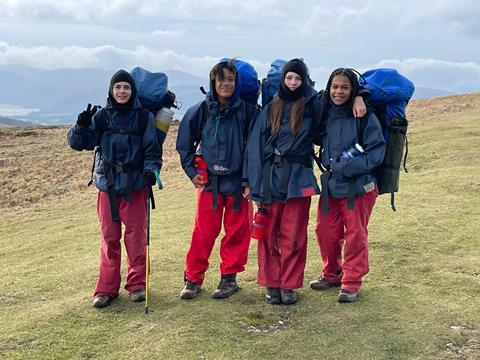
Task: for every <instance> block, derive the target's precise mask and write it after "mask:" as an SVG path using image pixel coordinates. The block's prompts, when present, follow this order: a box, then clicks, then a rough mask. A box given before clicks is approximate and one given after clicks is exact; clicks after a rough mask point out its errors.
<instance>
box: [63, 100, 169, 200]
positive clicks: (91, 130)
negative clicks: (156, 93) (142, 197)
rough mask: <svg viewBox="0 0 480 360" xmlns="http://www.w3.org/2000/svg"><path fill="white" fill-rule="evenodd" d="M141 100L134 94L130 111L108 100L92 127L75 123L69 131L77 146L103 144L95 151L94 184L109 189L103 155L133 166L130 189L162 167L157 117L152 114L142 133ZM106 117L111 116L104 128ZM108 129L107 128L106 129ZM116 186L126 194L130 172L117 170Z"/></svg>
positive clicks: (69, 138) (140, 185)
mask: <svg viewBox="0 0 480 360" xmlns="http://www.w3.org/2000/svg"><path fill="white" fill-rule="evenodd" d="M140 108H141V104H140V101H139V100H138V98H135V100H134V102H133V107H132V109H131V110H130V111H128V112H127V113H125V114H123V113H117V112H116V111H115V110H114V109H113V107H112V106H111V104H110V102H109V101H108V100H107V105H106V107H105V108H103V109H100V110H99V111H97V112H96V113H95V115H94V117H93V119H92V124H91V125H90V126H89V127H82V126H78V125H77V124H75V125H73V126H72V127H71V128H70V130H69V131H68V134H67V141H68V144H69V145H70V147H71V148H72V149H74V150H78V151H82V150H93V149H94V148H95V147H96V146H100V148H101V152H97V153H96V155H95V167H94V173H93V180H94V183H95V186H96V187H97V188H98V189H99V190H100V191H104V192H107V191H108V189H107V177H106V174H105V173H104V169H103V164H102V160H101V157H103V158H104V159H105V160H106V161H107V162H108V163H109V164H117V165H123V166H126V167H131V168H132V169H134V170H132V171H131V177H132V178H131V186H132V189H131V191H132V192H133V191H136V190H139V189H141V188H143V187H145V186H146V181H145V178H144V176H143V174H144V173H147V172H153V171H154V170H157V171H160V168H161V166H162V149H161V147H160V145H159V144H158V141H157V137H156V133H155V125H154V117H153V114H151V113H150V114H149V118H148V121H147V126H146V128H145V132H144V133H143V136H142V135H141V134H140V125H139V116H140V111H141V109H140ZM105 118H107V119H110V121H109V124H108V127H107V129H105ZM104 130H105V131H104ZM113 175H114V190H115V192H116V193H117V194H120V195H122V194H125V193H126V190H127V182H128V174H127V172H118V173H114V174H113Z"/></svg>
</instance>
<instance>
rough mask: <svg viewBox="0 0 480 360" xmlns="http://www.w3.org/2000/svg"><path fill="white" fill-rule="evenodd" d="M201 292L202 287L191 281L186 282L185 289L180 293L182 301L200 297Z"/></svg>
mask: <svg viewBox="0 0 480 360" xmlns="http://www.w3.org/2000/svg"><path fill="white" fill-rule="evenodd" d="M199 292H200V285H198V284H195V283H194V282H191V281H190V280H186V281H185V287H184V288H183V290H182V291H181V292H180V299H183V300H190V299H193V298H194V297H196V296H197V295H198V293H199Z"/></svg>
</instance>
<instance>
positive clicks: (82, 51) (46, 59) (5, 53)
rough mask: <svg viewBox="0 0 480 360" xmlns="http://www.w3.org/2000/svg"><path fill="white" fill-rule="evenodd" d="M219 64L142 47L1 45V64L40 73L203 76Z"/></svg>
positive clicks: (215, 59)
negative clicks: (88, 70) (138, 70)
mask: <svg viewBox="0 0 480 360" xmlns="http://www.w3.org/2000/svg"><path fill="white" fill-rule="evenodd" d="M217 61H218V59H217V58H213V57H210V56H187V55H184V54H178V53H176V52H174V51H172V50H164V51H158V50H155V49H151V48H147V47H145V46H143V45H140V46H137V47H136V48H135V49H133V50H129V49H121V48H118V47H114V46H109V45H106V46H98V47H92V48H86V47H80V46H68V47H62V48H55V47H47V46H35V47H23V46H11V45H9V44H7V43H5V42H0V64H1V65H7V64H24V65H28V66H32V67H36V68H41V69H55V68H62V67H67V68H82V67H95V68H102V69H118V68H126V69H129V68H133V67H135V66H143V67H145V68H148V69H150V70H152V71H162V70H163V71H164V70H181V71H185V72H188V73H191V74H193V75H197V76H205V74H207V73H208V71H209V70H210V68H211V67H212V66H213V65H214V64H215V63H216V62H217Z"/></svg>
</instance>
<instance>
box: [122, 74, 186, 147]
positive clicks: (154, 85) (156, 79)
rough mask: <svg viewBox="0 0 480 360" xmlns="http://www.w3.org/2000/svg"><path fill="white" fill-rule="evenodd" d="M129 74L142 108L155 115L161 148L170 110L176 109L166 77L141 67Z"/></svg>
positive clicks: (171, 116)
mask: <svg viewBox="0 0 480 360" xmlns="http://www.w3.org/2000/svg"><path fill="white" fill-rule="evenodd" d="M130 73H131V75H132V77H133V80H134V81H135V87H136V88H137V96H138V99H139V100H140V103H141V104H142V107H143V108H144V109H146V110H148V111H150V112H151V113H152V114H153V115H155V134H156V135H157V140H158V143H159V144H160V146H162V145H163V142H164V141H165V137H166V136H167V132H168V129H169V127H170V123H171V122H172V120H173V110H171V108H172V107H174V108H177V106H176V104H175V94H174V93H173V92H171V91H170V90H168V78H167V75H165V74H164V73H162V72H156V73H153V72H150V71H148V70H145V69H143V68H141V67H136V68H134V69H133V70H132V71H131V72H130Z"/></svg>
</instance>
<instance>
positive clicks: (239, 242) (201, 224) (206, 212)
mask: <svg viewBox="0 0 480 360" xmlns="http://www.w3.org/2000/svg"><path fill="white" fill-rule="evenodd" d="M234 201H235V197H234V195H222V194H218V195H217V210H214V209H213V208H212V193H211V192H209V191H204V190H203V189H199V190H198V199H197V214H196V215H195V225H194V228H193V233H192V240H191V243H190V249H189V250H188V253H187V258H186V260H185V277H186V278H187V279H188V280H190V281H192V282H194V283H196V284H198V285H201V284H202V283H203V278H204V276H205V272H206V271H207V269H208V264H209V263H208V259H209V257H210V254H211V253H212V249H213V246H214V244H215V239H216V238H217V236H218V235H219V234H220V230H221V229H222V217H223V227H224V230H225V236H224V237H223V238H222V240H221V243H220V257H221V259H222V263H221V264H220V273H221V274H222V275H228V274H236V273H238V272H241V271H243V270H245V265H246V264H247V259H248V248H249V245H250V227H251V225H252V212H253V211H252V205H251V203H250V202H249V201H248V200H247V199H244V198H243V197H242V199H241V202H240V211H233V203H234Z"/></svg>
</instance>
